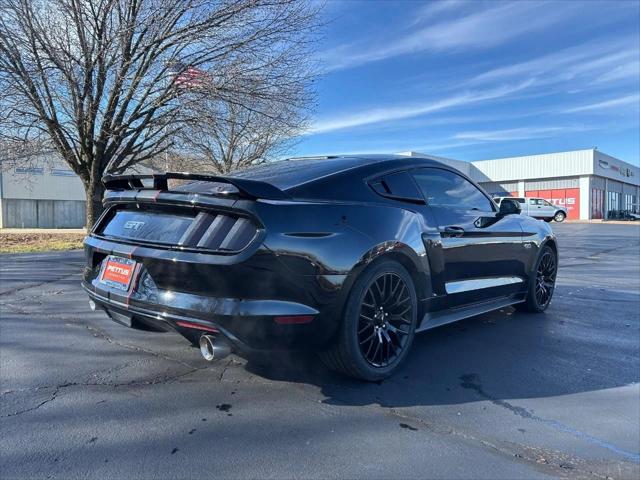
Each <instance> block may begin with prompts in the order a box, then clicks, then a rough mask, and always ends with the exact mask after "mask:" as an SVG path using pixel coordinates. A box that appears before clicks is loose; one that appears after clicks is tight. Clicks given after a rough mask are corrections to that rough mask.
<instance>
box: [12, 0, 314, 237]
mask: <svg viewBox="0 0 640 480" xmlns="http://www.w3.org/2000/svg"><path fill="white" fill-rule="evenodd" d="M318 8H319V6H318V5H317V4H316V3H313V2H312V0H2V2H1V5H0V111H1V113H0V135H3V136H4V137H7V138H12V139H19V140H22V141H24V140H38V141H41V140H42V139H43V138H46V140H47V141H48V142H50V144H51V146H52V147H53V148H54V149H55V150H56V151H57V153H58V154H59V155H60V156H61V157H62V158H63V159H64V160H65V161H66V162H67V163H68V164H69V166H70V167H71V168H72V169H73V171H74V172H75V173H76V174H77V175H78V176H79V177H80V179H81V180H82V182H83V183H84V186H85V190H86V193H87V225H88V226H91V225H92V224H93V222H94V221H95V219H96V218H97V216H98V215H99V214H100V212H101V211H102V203H101V200H102V195H103V187H102V184H101V182H100V179H101V177H102V175H103V174H104V173H105V171H107V170H108V171H110V172H116V173H117V172H123V171H125V170H126V169H128V168H129V167H131V166H133V165H135V164H136V163H139V162H141V161H145V160H148V159H150V158H153V157H156V156H158V155H160V154H162V152H164V151H165V150H167V149H168V148H170V147H171V145H172V142H171V139H173V138H175V137H176V134H177V133H179V131H180V129H181V128H182V127H183V126H184V125H185V124H186V122H187V121H188V118H185V114H188V113H189V112H191V111H192V110H191V108H189V104H190V102H198V101H201V100H202V95H203V94H204V92H201V91H200V90H203V91H204V90H206V95H207V98H215V99H219V100H221V101H224V102H231V103H232V104H235V105H237V106H241V105H242V103H243V102H249V101H250V103H251V105H267V104H268V101H269V99H271V98H274V96H275V95H278V91H280V92H281V87H282V86H283V85H285V86H289V87H290V88H292V89H300V88H306V86H307V85H308V82H309V78H310V77H309V71H308V68H307V67H308V65H309V62H308V58H309V57H308V46H309V44H310V43H309V42H310V41H311V39H312V38H313V32H314V26H315V22H316V18H317V12H318ZM292 67H295V68H292ZM194 69H195V70H202V71H206V72H208V74H207V76H206V77H202V78H200V79H199V80H197V81H192V82H190V81H186V80H185V79H188V78H189V74H190V72H193V71H194ZM204 82H206V88H201V87H203V83H204ZM279 89H280V90H279ZM256 99H257V100H258V101H257V102H256ZM294 107H295V108H297V106H296V105H292V108H294ZM249 108H250V109H252V108H253V107H252V106H249ZM263 113H268V112H263Z"/></svg>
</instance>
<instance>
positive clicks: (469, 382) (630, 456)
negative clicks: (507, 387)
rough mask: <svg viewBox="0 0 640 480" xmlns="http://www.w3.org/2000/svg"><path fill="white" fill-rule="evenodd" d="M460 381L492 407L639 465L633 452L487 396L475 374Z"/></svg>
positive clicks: (461, 378)
mask: <svg viewBox="0 0 640 480" xmlns="http://www.w3.org/2000/svg"><path fill="white" fill-rule="evenodd" d="M460 380H461V381H462V383H461V384H460V386H461V387H462V388H466V389H470V390H473V391H475V392H476V393H477V394H478V395H479V396H481V397H482V398H484V399H485V400H488V401H490V402H491V403H493V404H494V405H497V406H499V407H502V408H505V409H507V410H509V411H511V412H512V413H513V414H514V415H518V416H519V417H522V418H524V419H526V420H534V421H536V422H539V423H543V424H545V425H547V426H549V427H551V428H553V429H554V430H557V431H560V432H563V433H567V434H569V435H572V436H574V437H576V438H578V439H580V440H584V441H586V442H588V443H591V444H592V445H597V446H599V447H602V448H605V449H607V450H609V451H611V452H613V453H615V454H617V455H619V456H621V457H623V458H625V459H626V460H628V461H631V462H634V463H640V455H639V454H637V453H634V452H630V451H627V450H624V449H622V448H619V447H618V446H616V445H614V444H612V443H610V442H607V441H605V440H602V439H600V438H597V437H594V436H593V435H589V434H588V433H586V432H583V431H581V430H578V429H576V428H573V427H571V426H569V425H565V424H563V423H561V422H558V421H557V420H552V419H547V418H542V417H540V416H538V415H534V414H533V413H531V412H529V411H528V410H527V409H526V408H523V407H518V406H517V405H513V404H511V403H509V402H507V401H506V400H502V399H499V398H496V397H494V396H492V395H490V394H488V393H487V392H486V391H485V390H484V388H483V387H482V384H481V382H480V376H479V375H478V374H476V373H470V374H465V375H461V376H460Z"/></svg>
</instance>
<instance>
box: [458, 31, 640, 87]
mask: <svg viewBox="0 0 640 480" xmlns="http://www.w3.org/2000/svg"><path fill="white" fill-rule="evenodd" d="M637 40H638V38H637V36H636V37H625V38H618V39H615V40H613V41H607V42H602V41H601V40H600V41H598V42H595V41H594V42H590V43H586V44H581V45H575V46H572V47H570V48H566V49H564V50H561V51H558V52H554V53H552V54H547V55H543V56H540V57H537V58H534V59H532V60H527V61H526V62H520V63H515V64H510V65H505V66H502V67H498V68H494V69H491V70H488V71H486V72H483V73H481V74H479V75H476V76H475V77H473V78H472V79H471V80H469V81H468V82H467V84H470V85H480V84H486V83H491V82H496V81H508V80H509V79H512V78H537V79H539V80H540V82H542V83H555V82H562V81H568V80H571V79H573V78H575V77H576V76H578V75H583V74H589V75H590V78H593V76H594V74H595V75H598V74H605V73H606V72H611V71H612V70H614V69H615V68H617V67H618V66H619V65H620V63H621V62H634V61H637V58H638V49H637V48H636V47H635V45H636V44H637ZM625 74H626V72H625Z"/></svg>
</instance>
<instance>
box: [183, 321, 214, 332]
mask: <svg viewBox="0 0 640 480" xmlns="http://www.w3.org/2000/svg"><path fill="white" fill-rule="evenodd" d="M176 324H177V325H180V326H181V327H184V328H193V329H195V330H204V331H205V332H213V333H218V332H219V330H218V329H217V328H213V327H207V326H206V325H201V324H199V323H191V322H183V321H182V320H179V321H177V322H176Z"/></svg>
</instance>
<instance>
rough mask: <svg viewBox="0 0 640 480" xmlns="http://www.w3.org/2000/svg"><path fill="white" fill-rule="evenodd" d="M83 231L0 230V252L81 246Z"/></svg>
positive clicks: (36, 250) (70, 248)
mask: <svg viewBox="0 0 640 480" xmlns="http://www.w3.org/2000/svg"><path fill="white" fill-rule="evenodd" d="M84 237H85V233H84V232H78V231H73V232H65V231H45V232H34V231H33V230H30V231H24V232H16V231H12V232H3V231H1V230H0V253H27V252H46V251H50V250H73V249H76V248H82V240H83V239H84Z"/></svg>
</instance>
